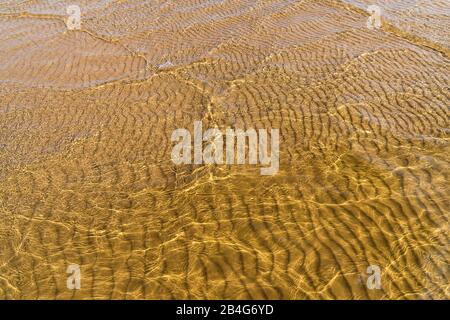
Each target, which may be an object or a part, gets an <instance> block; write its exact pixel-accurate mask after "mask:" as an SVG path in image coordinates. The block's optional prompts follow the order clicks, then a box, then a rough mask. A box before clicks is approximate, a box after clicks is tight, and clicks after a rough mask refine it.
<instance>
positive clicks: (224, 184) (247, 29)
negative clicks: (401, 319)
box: [0, 0, 450, 299]
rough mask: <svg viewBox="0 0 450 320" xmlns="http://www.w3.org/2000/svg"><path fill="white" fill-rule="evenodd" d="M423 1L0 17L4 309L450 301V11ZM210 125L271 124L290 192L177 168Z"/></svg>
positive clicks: (238, 174)
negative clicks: (192, 136) (29, 302)
mask: <svg viewBox="0 0 450 320" xmlns="http://www.w3.org/2000/svg"><path fill="white" fill-rule="evenodd" d="M412 2H413V1H408V0H405V1H389V2H388V1H384V2H381V1H380V2H379V5H380V7H382V9H383V15H382V18H383V26H382V28H381V29H372V30H370V29H368V28H367V19H368V16H369V14H368V13H367V12H366V7H367V3H366V2H365V1H348V2H343V1H335V0H320V1H287V0H286V1H281V0H265V1H256V0H240V1H237V0H234V1H233V0H229V1H188V0H186V1H179V2H178V1H177V2H172V1H162V0H161V1H137V0H134V1H127V0H124V1H113V0H110V1H106V0H105V1H96V2H92V1H87V0H86V1H72V0H71V1H3V2H2V3H1V4H0V40H1V41H0V61H2V63H1V64H0V165H1V166H0V252H1V253H0V275H1V276H0V298H4V299H25V298H27V299H35V298H38V299H53V298H57V299H72V298H73V299H81V298H96V299H124V298H126V299H174V298H178V299H180V298H183V299H221V298H227V299H237V298H249V299H335V298H339V299H448V298H449V292H448V283H449V270H448V262H449V251H448V250H449V247H448V243H449V242H448V231H449V225H448V218H449V211H448V207H449V197H448V194H449V189H448V174H449V160H450V159H449V145H448V141H449V133H450V132H449V108H448V106H449V97H450V93H449V88H448V86H449V83H450V78H449V75H450V64H449V41H448V40H449V31H448V30H449V27H450V22H449V10H450V8H449V2H448V1H440V0H439V1H420V2H421V3H424V5H423V6H420V8H421V10H420V11H419V12H418V13H417V14H416V11H415V9H414V10H410V8H411V3H412ZM371 3H373V2H371ZM68 4H78V5H79V6H80V8H81V12H82V15H81V17H82V20H81V21H82V27H81V30H78V31H68V30H67V27H66V23H65V21H66V13H65V12H66V6H67V5H68ZM408 10H409V11H408ZM406 12H407V13H406ZM411 12H413V14H411ZM405 23H406V24H407V26H406V27H405ZM408 26H409V27H408ZM200 120H201V121H202V122H203V125H204V127H205V128H206V127H207V128H211V127H214V126H216V127H218V128H220V129H221V130H222V129H223V130H225V129H226V128H227V127H233V128H245V129H247V128H257V129H264V128H266V129H269V128H279V129H280V170H279V172H278V174H276V175H274V176H261V175H260V170H259V169H260V168H259V166H254V165H239V166H226V165H181V166H178V165H175V164H174V163H173V162H172V161H171V150H172V147H173V143H172V142H171V134H172V132H173V130H175V129H179V128H187V129H189V130H191V131H192V130H193V123H194V121H200ZM70 264H77V265H79V266H80V268H81V289H80V290H69V289H68V288H67V287H66V280H67V274H66V269H67V266H68V265H70ZM370 265H377V266H379V267H380V269H381V288H380V289H378V290H370V289H368V288H367V285H366V283H367V280H368V276H369V275H368V274H367V272H366V270H367V267H369V266H370Z"/></svg>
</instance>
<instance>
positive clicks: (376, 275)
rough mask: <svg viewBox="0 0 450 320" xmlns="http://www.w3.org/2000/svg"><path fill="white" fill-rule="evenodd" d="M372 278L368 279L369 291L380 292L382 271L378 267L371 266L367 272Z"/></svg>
mask: <svg viewBox="0 0 450 320" xmlns="http://www.w3.org/2000/svg"><path fill="white" fill-rule="evenodd" d="M366 272H367V274H369V275H370V276H369V277H368V278H367V283H366V284H367V289H369V290H375V289H376V290H380V289H381V269H380V267H379V266H377V265H370V266H368V267H367V270H366Z"/></svg>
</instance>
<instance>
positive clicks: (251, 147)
mask: <svg viewBox="0 0 450 320" xmlns="http://www.w3.org/2000/svg"><path fill="white" fill-rule="evenodd" d="M268 139H269V137H268V131H267V130H266V129H259V130H255V129H248V130H246V131H244V130H241V129H231V128H228V129H226V130H225V132H224V133H223V132H222V131H220V130H219V129H218V128H213V129H208V130H206V131H205V132H203V124H202V122H201V121H195V122H194V139H193V140H192V136H191V133H190V132H189V130H187V129H176V130H174V131H173V132H172V137H171V141H172V142H177V144H176V145H175V146H174V147H173V149H172V154H171V156H172V161H173V163H174V164H176V165H181V164H218V165H220V164H227V165H233V164H238V165H243V164H246V161H247V159H246V158H247V157H246V154H248V164H253V165H256V164H258V163H259V164H260V165H262V166H266V167H263V168H261V174H262V175H274V174H276V173H277V172H278V170H279V166H280V161H279V155H280V141H279V139H280V133H279V129H271V131H270V140H271V142H270V155H269V148H268ZM247 141H248V145H247ZM203 142H206V144H205V145H204V144H203ZM224 150H225V155H224ZM192 151H193V152H192ZM246 151H248V152H246ZM192 153H193V154H192Z"/></svg>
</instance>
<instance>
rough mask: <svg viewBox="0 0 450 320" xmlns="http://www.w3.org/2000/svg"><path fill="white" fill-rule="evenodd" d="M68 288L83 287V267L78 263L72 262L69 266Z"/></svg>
mask: <svg viewBox="0 0 450 320" xmlns="http://www.w3.org/2000/svg"><path fill="white" fill-rule="evenodd" d="M66 273H67V274H68V276H67V289H69V290H80V289H81V269H80V266H79V265H77V264H71V265H69V266H68V267H67V270H66Z"/></svg>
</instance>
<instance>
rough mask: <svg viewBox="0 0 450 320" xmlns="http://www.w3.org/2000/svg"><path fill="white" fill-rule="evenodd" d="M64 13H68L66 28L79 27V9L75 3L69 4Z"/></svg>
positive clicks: (74, 28)
mask: <svg viewBox="0 0 450 320" xmlns="http://www.w3.org/2000/svg"><path fill="white" fill-rule="evenodd" d="M66 13H67V14H68V15H69V17H68V18H67V21H66V25H67V29H68V30H80V29H81V9H80V7H79V6H77V5H70V6H68V7H67V8H66Z"/></svg>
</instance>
